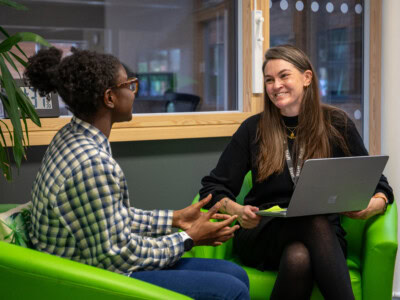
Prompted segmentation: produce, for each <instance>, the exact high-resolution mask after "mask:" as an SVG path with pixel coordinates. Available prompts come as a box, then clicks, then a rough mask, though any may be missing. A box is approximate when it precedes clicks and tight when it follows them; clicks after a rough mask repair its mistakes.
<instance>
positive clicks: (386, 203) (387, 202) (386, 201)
mask: <svg viewBox="0 0 400 300" xmlns="http://www.w3.org/2000/svg"><path fill="white" fill-rule="evenodd" d="M375 198H381V199H382V200H383V201H385V206H384V208H383V211H382V213H381V214H382V215H383V214H384V213H385V212H386V210H387V207H388V205H389V201H388V200H387V199H385V198H383V197H375Z"/></svg>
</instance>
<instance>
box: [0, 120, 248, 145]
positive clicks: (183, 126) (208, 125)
mask: <svg viewBox="0 0 400 300" xmlns="http://www.w3.org/2000/svg"><path fill="white" fill-rule="evenodd" d="M250 116H251V114H250V113H239V112H237V113H236V112H230V113H214V114H201V113H192V114H169V115H147V116H143V115H134V116H133V119H132V121H130V122H123V123H116V124H114V126H113V129H112V132H111V137H110V141H123V140H126V141H142V140H159V139H182V138H198V137H221V136H231V135H232V133H233V132H234V130H236V129H237V128H238V126H239V125H240V124H241V123H242V122H243V120H245V119H246V118H248V117H250ZM70 120H71V118H49V119H42V120H41V122H42V127H37V126H36V125H34V124H33V123H32V122H30V121H28V126H29V140H30V145H32V146H33V145H48V144H49V143H50V141H51V139H52V138H53V136H54V135H55V134H56V133H57V131H58V130H60V129H61V128H62V127H63V126H64V125H66V124H67V123H69V121H70ZM4 121H5V123H7V125H8V126H11V123H10V121H9V120H4ZM5 136H6V139H7V144H8V145H10V139H9V137H8V134H5Z"/></svg>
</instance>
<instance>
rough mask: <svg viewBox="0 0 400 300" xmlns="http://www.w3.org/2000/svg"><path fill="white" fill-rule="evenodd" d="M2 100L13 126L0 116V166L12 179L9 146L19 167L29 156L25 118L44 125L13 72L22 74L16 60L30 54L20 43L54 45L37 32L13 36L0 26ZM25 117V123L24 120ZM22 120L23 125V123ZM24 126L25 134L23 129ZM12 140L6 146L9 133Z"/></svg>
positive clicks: (5, 1)
mask: <svg viewBox="0 0 400 300" xmlns="http://www.w3.org/2000/svg"><path fill="white" fill-rule="evenodd" d="M0 5H3V6H4V5H5V6H9V7H13V8H15V9H18V10H27V8H26V7H25V6H23V5H21V4H18V3H16V2H14V1H11V0H0ZM0 38H3V41H2V42H0V101H1V102H2V104H3V108H4V112H5V113H6V114H7V115H8V117H9V118H10V121H11V124H12V128H9V126H8V125H7V124H6V123H5V122H4V121H3V120H1V119H0V169H1V172H2V174H3V175H4V177H5V178H6V179H7V180H8V181H10V180H11V179H12V172H11V163H10V153H9V149H8V147H9V146H12V152H13V156H14V161H15V163H16V166H17V168H19V167H20V166H21V162H22V158H25V159H26V147H27V146H28V145H29V136H28V125H27V122H26V120H27V119H31V120H32V122H33V123H34V124H36V125H37V126H39V127H40V126H41V124H40V119H39V117H38V115H37V113H36V111H35V108H34V106H33V105H32V102H31V101H30V99H29V98H28V97H27V96H26V95H25V94H24V93H23V91H22V90H21V88H20V87H18V85H17V83H16V81H15V79H14V78H13V76H12V75H11V72H10V69H11V68H12V69H14V70H15V71H16V72H17V73H18V74H19V76H20V77H21V74H20V73H19V70H18V68H17V66H16V63H19V64H21V65H23V66H24V67H25V66H26V64H27V59H28V57H27V56H26V54H25V53H24V51H22V49H21V48H20V47H19V46H18V43H20V42H35V43H39V44H41V45H44V46H47V47H49V46H51V45H50V44H49V43H48V42H47V41H46V40H44V39H43V38H42V37H40V36H39V35H37V34H34V33H30V32H19V33H16V34H14V35H12V36H10V35H9V34H8V33H7V32H6V30H4V28H3V27H1V26H0ZM21 120H22V122H21ZM22 123H23V125H22ZM23 126H24V128H25V135H24V132H23V129H22V128H23ZM7 133H8V136H9V138H10V140H11V145H7V143H6V142H7V140H6V134H7Z"/></svg>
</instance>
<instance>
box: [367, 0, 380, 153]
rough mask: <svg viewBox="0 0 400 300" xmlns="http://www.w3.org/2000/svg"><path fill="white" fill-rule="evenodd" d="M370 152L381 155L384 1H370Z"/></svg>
mask: <svg viewBox="0 0 400 300" xmlns="http://www.w3.org/2000/svg"><path fill="white" fill-rule="evenodd" d="M370 5H371V6H370V13H371V16H370V26H369V28H370V38H369V55H370V56H369V152H370V154H375V155H376V154H380V153H381V57H382V48H381V46H382V0H373V1H370Z"/></svg>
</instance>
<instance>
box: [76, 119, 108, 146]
mask: <svg viewBox="0 0 400 300" xmlns="http://www.w3.org/2000/svg"><path fill="white" fill-rule="evenodd" d="M70 124H71V126H72V129H73V130H75V131H77V132H81V133H82V134H84V135H85V136H86V137H88V138H91V139H92V140H94V141H95V142H96V144H97V145H99V147H100V148H102V149H103V150H105V151H107V152H108V153H109V154H111V146H110V142H109V141H108V139H107V137H106V136H105V135H104V134H103V133H102V132H101V131H100V129H98V128H97V127H95V126H93V125H91V124H89V123H87V122H85V121H83V120H81V119H79V118H77V117H75V116H73V117H72V120H71V123H70Z"/></svg>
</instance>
